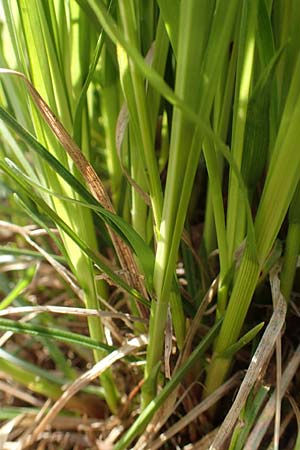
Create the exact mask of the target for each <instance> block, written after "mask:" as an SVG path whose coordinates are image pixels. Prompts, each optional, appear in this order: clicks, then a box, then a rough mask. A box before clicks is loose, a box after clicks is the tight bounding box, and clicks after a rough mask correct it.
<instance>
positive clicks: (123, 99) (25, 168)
mask: <svg viewBox="0 0 300 450" xmlns="http://www.w3.org/2000/svg"><path fill="white" fill-rule="evenodd" d="M2 3H3V10H4V16H5V23H4V24H3V29H2V30H1V32H2V33H3V36H4V35H5V42H7V45H6V44H5V46H4V44H3V42H4V38H3V39H2V44H1V47H0V65H1V70H0V103H1V105H0V144H1V146H0V170H1V192H0V195H1V199H3V200H4V201H3V206H1V209H0V215H1V217H0V218H1V219H3V222H0V226H1V227H4V225H5V224H11V226H13V225H14V224H17V225H18V226H19V228H18V230H17V231H16V229H14V228H13V227H12V228H11V229H12V230H14V231H12V233H13V235H14V238H13V241H14V244H13V245H11V246H10V247H8V248H7V250H6V247H5V245H1V246H0V258H11V259H12V260H13V261H14V262H22V263H24V261H25V262H26V263H28V261H29V262H30V264H29V266H28V265H27V266H26V267H25V269H22V270H21V271H19V270H15V271H12V273H11V274H10V275H9V276H7V275H6V274H4V275H3V277H1V278H0V283H1V284H0V287H1V290H2V292H3V294H4V295H3V299H2V303H0V309H4V308H7V307H8V306H11V307H15V306H20V305H24V304H25V305H28V304H29V301H28V298H27V292H26V289H28V288H30V286H31V285H32V284H33V283H34V279H35V277H38V274H39V271H38V269H37V267H39V264H41V261H44V259H45V258H46V259H47V261H48V263H49V261H50V262H51V263H52V265H53V267H54V268H55V267H56V269H57V267H58V265H59V264H60V267H61V266H62V265H63V268H64V269H62V268H60V269H59V270H65V271H67V272H68V277H66V278H68V279H69V280H70V279H72V281H73V283H74V284H75V285H76V286H75V287H74V284H73V285H72V283H71V285H72V286H68V285H67V286H66V287H65V288H66V291H67V292H68V293H69V292H74V291H76V292H78V291H80V294H79V295H78V298H76V300H75V299H73V297H72V302H74V303H75V304H76V306H77V302H83V306H84V307H86V308H87V309H93V310H99V311H100V310H101V309H104V308H106V307H107V306H105V305H107V304H111V305H110V307H116V308H120V304H122V308H124V309H125V310H126V312H128V313H130V314H131V315H132V316H134V317H135V318H136V317H137V316H139V320H136V321H135V322H134V324H133V326H132V329H133V332H134V333H136V334H137V333H140V332H143V333H144V332H145V331H146V332H148V334H149V343H148V346H147V351H146V355H145V367H143V368H142V369H141V370H140V371H139V372H138V377H139V378H143V380H144V384H143V387H142V391H141V395H140V399H139V400H140V404H141V408H142V413H141V415H140V416H139V418H138V419H137V420H136V422H135V423H134V424H133V425H132V428H131V429H130V430H129V431H128V432H127V434H125V436H124V437H123V438H122V439H121V440H120V442H119V443H117V444H116V448H117V449H118V450H121V449H123V448H126V446H127V445H129V443H130V442H131V441H132V440H133V439H134V438H135V437H136V436H138V435H139V434H141V433H142V432H143V430H144V428H145V426H146V425H147V423H149V421H150V420H151V418H152V417H153V415H154V413H155V412H156V411H157V410H158V409H159V408H160V407H161V405H162V404H163V402H165V401H166V398H167V396H168V395H170V393H171V392H172V391H173V390H174V389H175V387H177V385H178V383H179V382H181V381H182V380H183V378H184V376H185V375H186V373H187V372H188V373H189V377H190V378H191V377H194V381H196V380H197V377H198V374H199V373H200V372H201V369H205V377H203V378H202V379H201V382H203V383H204V385H205V387H204V389H203V396H204V397H205V396H208V395H209V394H211V393H213V392H214V391H215V389H217V388H218V387H219V386H220V385H221V384H222V383H223V381H224V380H225V379H226V377H227V376H228V373H229V370H230V369H231V368H232V367H234V364H233V363H234V358H235V355H236V353H237V352H239V351H240V350H241V348H242V347H244V346H245V345H247V344H248V343H249V342H251V341H254V340H255V339H258V337H259V334H258V333H259V331H260V329H261V327H262V324H261V318H253V315H251V314H250V315H249V316H248V313H249V311H250V312H251V311H252V308H251V305H252V304H253V303H256V302H258V303H261V300H262V299H261V297H260V295H261V292H262V291H263V289H267V288H266V286H265V284H266V283H265V278H266V275H267V274H268V272H269V271H270V270H271V269H272V267H273V266H274V264H278V262H279V263H281V260H280V259H279V258H280V256H281V254H280V252H281V251H282V252H283V254H282V273H281V283H282V292H283V295H284V296H285V298H286V300H287V301H289V299H290V297H291V293H292V289H293V283H294V280H295V275H296V271H297V261H298V258H299V250H300V227H299V224H300V219H299V217H300V216H299V212H300V197H299V195H300V188H299V186H300V152H299V151H297V148H298V142H299V123H300V53H299V24H298V22H297V19H296V18H297V17H298V16H297V14H298V13H299V12H300V2H299V0H291V1H289V2H280V1H273V2H272V1H267V0H242V1H238V0H231V1H230V2H228V1H226V0H219V1H211V0H189V1H188V2H185V1H183V0H182V1H180V0H149V1H147V2H142V1H137V0H127V1H122V0H119V1H117V0H111V1H104V0H77V1H76V2H75V1H72V2H64V1H56V0H49V1H47V2H44V1H41V0H26V1H25V0H16V1H15V2H10V1H9V0H3V2H2ZM10 55H13V58H12V57H10ZM10 69H11V70H10ZM17 72H18V73H17ZM20 73H21V74H23V75H24V76H23V79H22V78H21V76H20ZM29 82H30V83H32V85H33V86H34V88H35V89H36V90H37V92H38V93H39V94H40V96H41V97H42V98H43V100H44V101H45V102H46V105H45V104H43V103H42V102H41V100H40V99H39V96H38V95H37V94H36V93H35V91H34V90H33V89H32V87H31V84H30V83H29ZM43 105H44V106H43ZM47 105H48V106H47ZM2 186H3V189H2ZM2 190H3V192H2ZM4 203H5V204H4ZM29 224H30V225H31V226H33V225H34V226H35V227H36V228H35V229H37V228H38V229H39V230H40V231H41V232H42V237H41V238H39V237H35V236H34V234H33V235H30V234H28V233H29V231H28V230H29V228H28V227H27V226H28V225H29ZM20 227H23V228H22V230H23V231H22V232H20V230H21V228H20ZM18 233H20V234H21V237H20V236H17V234H18ZM26 233H27V234H26ZM29 237H30V239H31V241H30V240H29ZM33 241H34V242H35V243H36V247H35V248H34V249H31V248H28V243H30V242H33ZM30 245H31V244H30ZM38 248H42V249H43V251H44V252H45V253H43V254H39V253H38ZM282 249H283V250H282ZM215 250H217V252H216V251H215ZM216 255H217V257H216ZM1 261H2V259H1V260H0V264H1ZM3 261H4V259H3ZM55 262H56V263H57V266H55ZM44 263H45V262H44ZM179 270H181V271H182V273H179ZM69 271H70V272H69ZM99 272H100V274H101V276H100V278H101V279H100V280H99ZM10 276H11V278H12V283H11V280H10ZM60 276H61V272H60V274H59V275H58V278H59V277H60ZM216 278H217V279H218V282H217V284H218V286H217V292H216V293H214V294H216V308H215V309H213V311H215V312H211V314H210V315H204V309H205V307H206V306H207V303H206V302H208V300H207V298H206V297H204V296H205V294H206V291H207V289H208V287H209V285H210V284H211V283H212V282H213V280H214V279H216ZM59 279H60V278H59ZM76 287H77V290H76ZM298 288H299V286H296V289H298ZM263 293H265V291H263ZM72 295H73V294H72ZM47 296H48V301H50V300H52V297H55V293H47ZM266 301H267V300H265V299H264V302H266ZM201 308H203V311H202V309H201ZM168 311H170V313H171V322H172V324H171V323H169V322H168ZM197 311H198V313H199V315H200V316H201V323H197V324H195V323H194V322H193V319H194V316H196V318H197V317H198V316H197V315H196V314H197ZM199 311H200V312H199ZM200 313H201V314H200ZM101 317H102V316H101V315H99V316H96V315H94V316H89V315H88V318H87V324H88V329H87V333H88V336H84V334H83V333H82V334H80V333H74V332H73V331H72V323H73V322H72V320H71V319H70V318H68V320H66V323H65V324H64V326H63V327H62V328H61V327H60V326H59V325H57V326H54V323H53V321H54V319H53V318H52V317H51V314H47V315H41V316H38V317H37V318H35V319H29V323H26V324H18V323H17V322H16V321H15V320H8V319H1V320H0V329H2V330H6V331H7V330H10V331H11V332H12V333H15V334H19V333H24V334H25V335H26V339H29V335H30V336H31V339H33V340H35V339H37V341H38V342H39V344H40V345H42V348H43V349H45V351H46V350H47V352H49V355H50V358H51V361H52V362H53V364H54V366H55V367H56V368H57V369H59V370H60V371H61V372H62V373H63V374H64V375H65V376H66V375H68V374H69V375H70V377H72V374H74V371H72V370H71V371H69V370H68V369H69V367H67V366H68V364H69V361H68V360H67V357H66V355H65V348H64V349H63V350H62V349H61V348H60V347H59V346H58V343H59V342H64V345H66V346H67V347H68V346H71V348H72V346H76V348H81V347H82V348H81V350H80V351H81V352H82V354H83V355H86V353H85V352H87V351H88V350H87V349H84V348H85V347H88V348H90V349H92V351H93V358H94V362H98V361H100V360H102V358H103V357H104V356H105V355H106V354H107V352H111V351H113V350H115V349H116V348H117V345H119V343H120V339H121V338H122V339H126V338H127V337H128V336H129V333H131V332H132V329H130V327H129V326H127V325H128V323H127V325H126V326H124V327H123V326H122V327H117V329H118V333H119V336H118V338H117V337H116V334H118V333H115V334H113V333H114V332H112V335H113V336H114V339H115V340H116V342H114V345H111V344H112V342H109V344H108V343H107V342H106V340H107V336H108V335H109V333H107V332H105V327H106V324H105V322H104V321H103V320H102V319H101ZM248 317H249V322H248ZM214 324H215V325H214ZM68 326H69V327H70V329H68ZM172 327H173V328H172ZM209 328H212V330H213V331H210V332H207V330H208V329H209ZM113 329H114V330H116V328H113ZM191 330H192V332H191ZM203 330H205V332H203ZM245 330H246V331H245ZM247 330H250V331H247ZM190 333H192V334H193V336H194V335H196V336H197V339H198V341H197V342H196V338H195V340H194V341H193V339H191V336H190ZM173 335H174V336H173ZM120 336H121V338H120ZM241 336H242V337H241ZM109 339H111V338H109ZM165 341H166V343H168V342H171V347H172V350H173V353H172V354H171V357H170V355H169V356H168V353H167V351H166V350H165V355H164V350H163V349H164V343H165ZM212 341H213V342H212ZM194 345H196V349H195V350H194V353H193V352H192V351H193V348H194V347H193V346H194ZM209 346H211V349H212V355H210V359H209V362H208V361H207V362H206V363H204V358H205V356H207V355H208V353H207V352H208V347H209ZM166 347H167V345H166ZM173 347H174V348H173ZM199 349H201V350H199ZM3 351H6V349H4V350H3ZM186 352H187V353H189V352H191V355H190V356H189V355H187V354H186ZM195 352H196V353H195ZM182 355H185V358H187V357H188V356H189V358H188V359H187V360H186V359H185V358H183V360H182V359H181V358H182V357H183V356H182ZM0 356H1V355H0ZM200 356H201V358H200ZM1 358H2V357H1ZM170 358H171V361H170V360H169V359H170ZM175 358H178V361H181V365H180V364H179V367H177V370H176V371H175V372H174V373H173V374H172V377H171V380H170V381H168V382H165V378H164V376H163V371H164V365H163V364H162V361H164V363H165V366H166V365H168V364H169V363H170V362H171V366H172V367H173V366H174V364H175ZM2 359H5V358H2ZM7 359H9V358H8V357H7ZM191 360H192V363H191ZM124 361H125V362H126V364H127V365H126V370H128V371H129V372H130V370H131V368H130V365H129V363H130V362H132V361H136V359H134V358H133V357H131V358H128V357H127V358H124ZM139 362H141V358H139ZM64 366H66V367H67V368H66V369H64ZM192 367H193V368H192ZM195 367H196V368H197V369H196V368H195ZM0 368H1V370H2V371H4V372H6V373H7V374H10V376H11V377H13V378H14V379H15V380H18V381H19V382H21V381H20V380H21V378H22V373H23V372H21V371H20V370H21V369H20V370H19V372H18V370H16V371H15V372H14V370H13V368H12V365H11V364H10V363H9V362H7V363H6V364H5V363H3V366H1V364H0ZM22 370H23V371H24V376H25V375H26V371H27V375H28V377H29V378H28V380H29V381H28V383H27V386H28V385H30V380H31V378H32V377H33V375H32V367H31V368H29V367H22ZM196 372H197V373H196ZM130 373H131V372H130ZM201 373H202V372H201ZM43 376H44V374H43ZM122 376H123V375H122V371H120V373H118V372H117V371H116V372H114V371H112V370H107V371H106V372H105V373H103V374H102V375H101V377H100V384H101V386H102V387H103V392H104V397H105V399H106V402H107V405H108V407H109V409H110V411H111V412H112V413H117V412H118V411H119V410H120V398H121V396H122V395H123V394H124V392H123V388H122V383H119V382H118V377H122ZM132 376H137V375H136V372H135V375H132ZM45 380H46V378H45ZM46 381H47V380H46ZM46 381H45V386H44V387H43V386H42V387H41V390H38V389H40V385H39V386H34V387H35V389H33V390H34V391H35V392H40V393H43V394H44V393H45V389H46V387H47V386H48V385H47V383H46ZM47 382H48V381H47ZM52 382H53V380H52V381H51V383H52ZM135 382H136V380H135ZM160 385H161V386H160ZM117 386H118V387H117ZM160 388H161V390H160V391H159V392H160V393H159V394H158V396H157V393H158V390H159V389H160ZM49 389H53V395H52V398H55V399H56V398H58V397H59V394H60V393H61V389H60V387H57V386H55V385H51V386H50V385H49ZM119 390H120V392H119ZM259 392H260V391H259ZM201 395H202V394H201ZM264 395H265V393H263V394H262V396H261V397H260V394H257V395H254V394H253V398H252V397H251V398H249V401H248V403H247V405H246V406H245V410H244V417H243V419H244V420H245V421H246V422H247V427H246V428H247V432H248V428H249V427H250V426H252V423H253V422H252V421H251V420H252V419H253V417H252V415H254V416H255V417H256V414H257V413H258V409H259V407H258V406H257V405H258V404H259V405H261V403H262V402H263V399H264ZM257 402H258V403H257ZM134 407H135V406H134ZM250 416H251V420H250V418H249V417H250ZM245 439H246V431H241V430H239V429H238V428H237V429H236V432H235V435H234V438H233V440H232V443H231V448H232V449H234V448H242V445H243V443H244V441H245Z"/></svg>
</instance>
